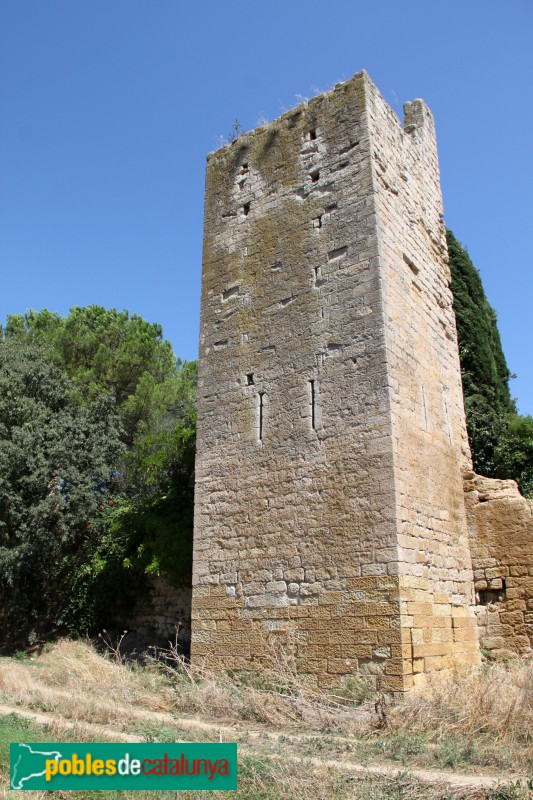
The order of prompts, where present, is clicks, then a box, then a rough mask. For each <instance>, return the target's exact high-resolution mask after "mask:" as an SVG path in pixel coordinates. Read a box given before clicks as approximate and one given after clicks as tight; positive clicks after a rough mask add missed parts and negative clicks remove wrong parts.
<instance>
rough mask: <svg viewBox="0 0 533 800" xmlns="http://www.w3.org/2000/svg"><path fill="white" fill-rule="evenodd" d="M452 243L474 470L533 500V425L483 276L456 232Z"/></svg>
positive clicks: (455, 303) (455, 302)
mask: <svg viewBox="0 0 533 800" xmlns="http://www.w3.org/2000/svg"><path fill="white" fill-rule="evenodd" d="M447 241H448V253H449V258H450V270H451V274H452V282H451V290H452V292H453V307H454V311H455V317H456V320H457V334H458V339H459V356H460V361H461V375H462V379H463V392H464V400H465V411H466V423H467V428H468V438H469V440H470V447H471V450H472V460H473V463H474V469H475V470H476V471H477V472H479V473H480V474H481V475H486V476H487V477H496V478H513V479H514V480H516V481H517V483H518V485H519V487H520V489H521V491H522V493H523V494H525V495H526V496H531V497H533V445H532V436H533V420H532V418H531V417H522V416H520V415H519V414H517V413H516V405H515V402H514V400H513V399H512V398H511V393H510V391H509V379H510V378H511V377H512V375H511V373H510V371H509V368H508V366H507V362H506V360H505V356H504V354H503V349H502V345H501V340H500V334H499V331H498V324H497V319H496V312H495V311H494V309H493V308H492V307H491V305H490V304H489V302H488V300H487V297H486V295H485V291H484V289H483V284H482V282H481V278H480V275H479V272H478V271H477V269H476V268H475V267H474V265H473V264H472V261H471V259H470V256H469V255H468V253H467V251H466V250H465V248H464V247H463V246H462V245H461V244H460V243H459V242H458V241H457V239H456V238H455V236H454V235H453V233H452V231H447Z"/></svg>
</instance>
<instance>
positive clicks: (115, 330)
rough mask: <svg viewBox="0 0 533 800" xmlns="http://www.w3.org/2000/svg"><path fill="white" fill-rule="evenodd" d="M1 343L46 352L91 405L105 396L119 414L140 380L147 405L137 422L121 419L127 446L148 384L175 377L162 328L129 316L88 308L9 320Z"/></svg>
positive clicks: (36, 313)
mask: <svg viewBox="0 0 533 800" xmlns="http://www.w3.org/2000/svg"><path fill="white" fill-rule="evenodd" d="M4 337H5V338H6V339H16V340H18V341H26V342H30V343H36V344H42V345H45V346H47V347H49V348H50V352H51V353H52V358H53V360H54V363H56V364H57V366H59V367H61V368H62V369H63V370H64V371H65V372H66V374H67V375H68V376H69V377H70V378H71V379H72V381H73V382H74V383H75V385H76V386H77V387H78V389H79V391H80V392H81V395H82V397H84V398H87V400H89V401H90V399H91V398H93V397H98V396H99V395H101V394H102V393H106V392H109V393H111V394H113V395H114V397H115V399H116V402H117V404H118V406H119V409H122V406H123V405H124V404H125V403H126V402H130V405H131V397H132V396H134V395H135V393H136V391H137V388H138V387H139V383H140V382H141V379H142V380H143V381H144V391H143V397H144V404H145V405H144V407H143V405H142V404H141V403H137V404H136V408H137V410H138V416H135V414H132V413H131V410H130V412H129V413H128V414H127V415H125V416H124V418H123V427H124V434H123V435H124V439H125V441H126V442H127V443H128V444H130V443H131V441H132V437H133V435H134V431H135V428H136V425H137V423H138V421H139V419H140V418H142V413H143V412H144V411H145V407H146V406H147V405H148V407H149V402H150V398H149V397H148V396H147V393H146V384H147V382H150V381H151V383H150V385H151V386H159V385H160V384H161V383H164V382H165V381H166V380H169V379H171V378H172V377H173V376H174V375H175V374H176V359H175V356H174V354H173V352H172V347H171V345H170V342H168V341H166V340H164V339H163V331H162V328H161V326H160V325H158V324H152V323H149V322H146V320H144V319H143V318H142V317H139V316H138V315H137V314H131V315H130V313H129V312H128V311H127V310H123V311H117V310H116V309H114V308H112V309H105V308H102V307H101V306H96V305H92V306H85V307H83V308H80V307H79V306H75V307H74V308H71V309H70V311H69V314H68V316H66V317H61V316H60V315H59V314H56V313H52V312H50V311H48V310H47V309H44V310H42V311H29V312H27V313H26V314H24V315H20V314H19V315H10V316H8V318H7V321H6V325H5V329H4ZM140 388H143V387H140Z"/></svg>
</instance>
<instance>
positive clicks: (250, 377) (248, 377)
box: [245, 334, 255, 386]
mask: <svg viewBox="0 0 533 800" xmlns="http://www.w3.org/2000/svg"><path fill="white" fill-rule="evenodd" d="M245 336H246V334H245ZM246 385H247V386H254V385H255V381H254V373H253V372H248V373H247V374H246Z"/></svg>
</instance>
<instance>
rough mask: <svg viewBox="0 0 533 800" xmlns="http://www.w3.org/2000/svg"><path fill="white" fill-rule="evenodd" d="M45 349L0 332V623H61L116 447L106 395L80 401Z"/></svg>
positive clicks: (104, 499) (16, 626)
mask: <svg viewBox="0 0 533 800" xmlns="http://www.w3.org/2000/svg"><path fill="white" fill-rule="evenodd" d="M45 356H46V354H45V352H44V351H43V348H42V347H40V346H38V345H35V344H28V343H26V342H25V341H23V340H20V338H16V337H15V338H14V339H7V340H0V607H1V608H2V609H3V611H2V617H1V619H0V625H1V627H2V629H3V632H4V635H5V634H6V633H9V634H11V635H17V634H24V633H27V632H28V631H29V630H31V629H35V630H39V629H42V628H44V627H48V626H61V625H62V624H64V621H65V614H66V612H67V609H68V606H69V603H70V596H69V590H70V588H71V585H72V576H73V574H74V573H75V572H76V569H78V568H79V567H80V565H82V564H83V563H84V561H85V560H86V558H87V556H88V554H89V553H90V552H91V549H92V547H93V544H94V531H93V526H94V523H95V521H96V520H97V519H98V518H99V516H100V514H101V512H102V509H104V508H105V507H106V506H107V505H108V503H109V498H110V496H111V494H112V492H113V484H114V481H115V471H116V468H117V464H118V462H119V459H120V457H121V454H122V451H123V449H124V447H123V445H122V443H121V441H120V425H119V420H118V415H117V413H116V410H115V407H114V404H113V402H112V400H111V398H110V397H109V395H108V394H101V395H100V396H98V397H97V398H95V399H94V400H92V401H91V402H88V403H86V404H83V405H82V404H81V402H80V398H79V393H78V392H77V391H76V389H75V386H74V384H73V383H72V382H71V381H70V380H69V378H68V377H67V376H66V375H65V374H64V372H63V371H62V370H60V369H59V368H58V367H56V366H55V365H54V364H52V363H51V362H50V361H49V360H48V359H47V358H46V357H45Z"/></svg>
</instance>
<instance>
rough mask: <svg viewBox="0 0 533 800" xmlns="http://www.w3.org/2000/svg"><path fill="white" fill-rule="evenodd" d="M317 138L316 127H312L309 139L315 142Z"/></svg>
mask: <svg viewBox="0 0 533 800" xmlns="http://www.w3.org/2000/svg"><path fill="white" fill-rule="evenodd" d="M315 139H316V129H315V128H312V129H311V130H310V131H309V140H310V141H311V142H314V141H315Z"/></svg>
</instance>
